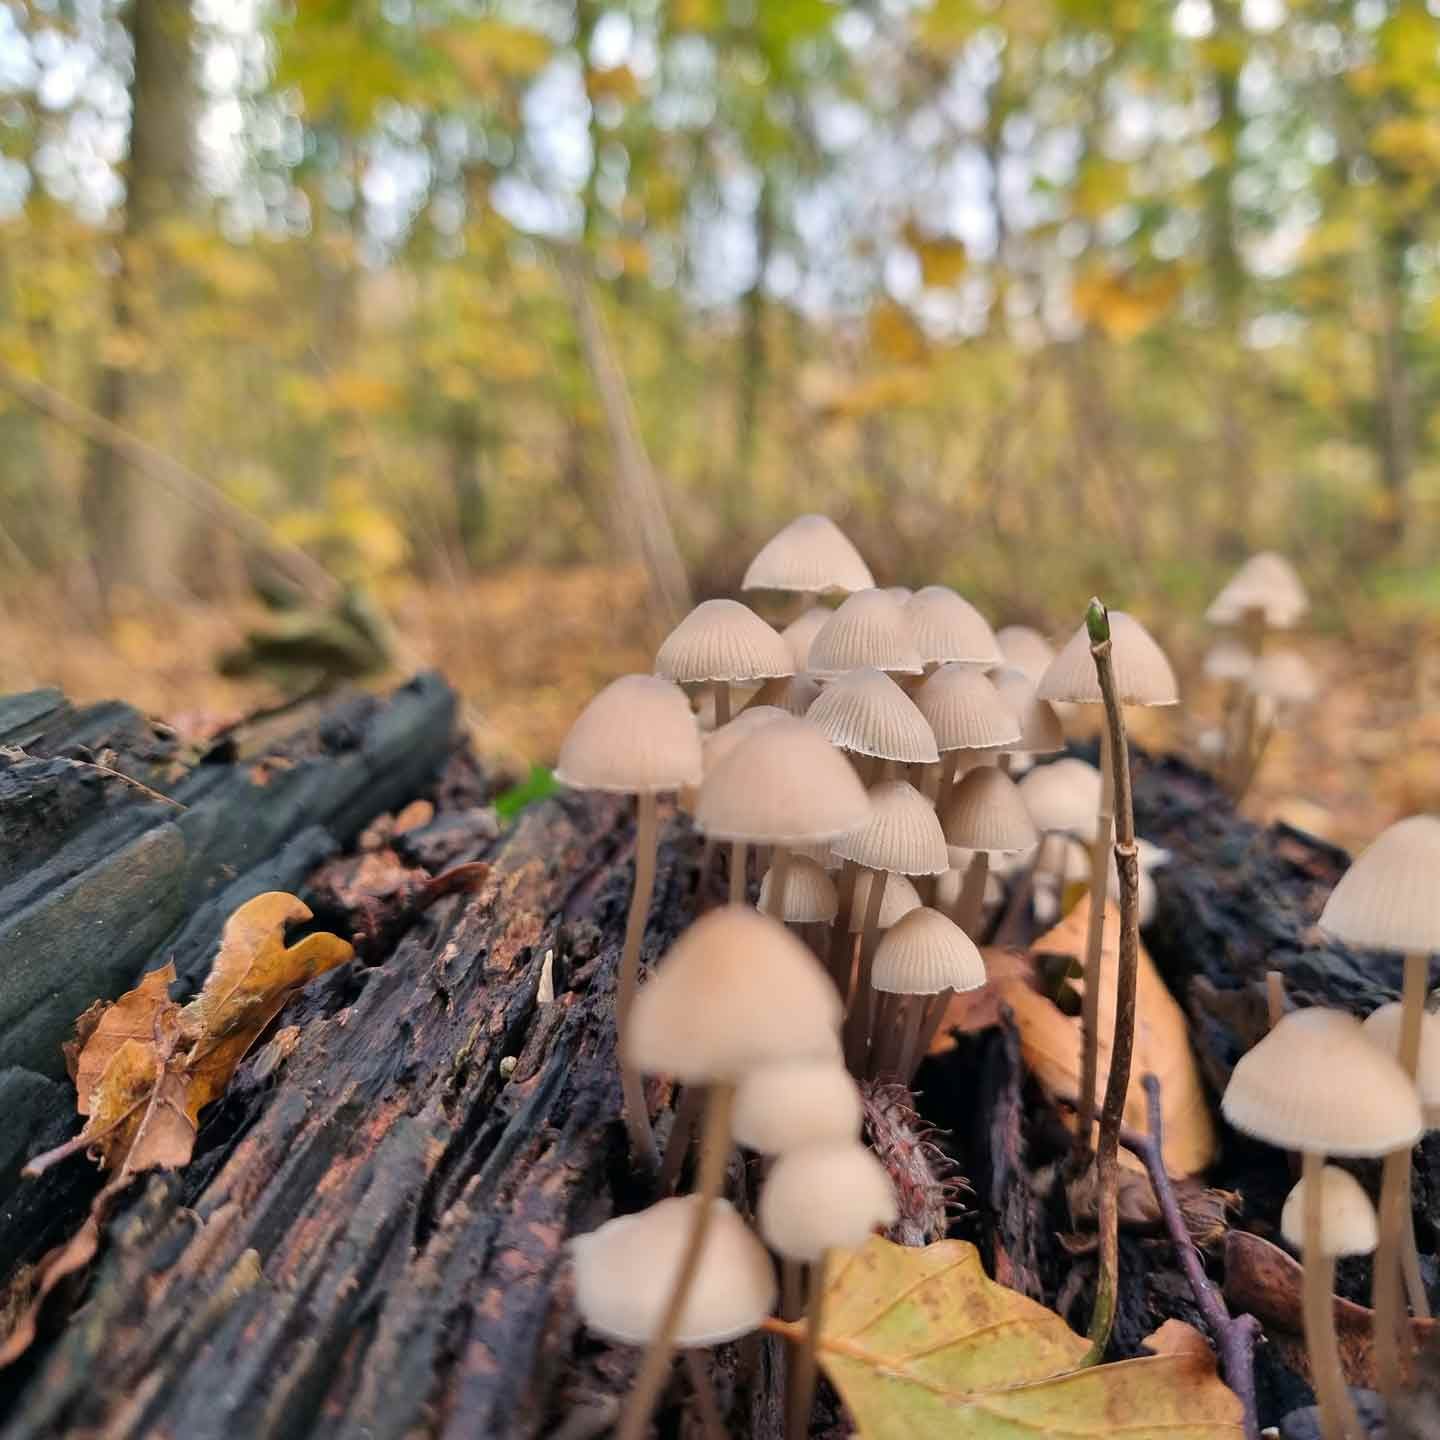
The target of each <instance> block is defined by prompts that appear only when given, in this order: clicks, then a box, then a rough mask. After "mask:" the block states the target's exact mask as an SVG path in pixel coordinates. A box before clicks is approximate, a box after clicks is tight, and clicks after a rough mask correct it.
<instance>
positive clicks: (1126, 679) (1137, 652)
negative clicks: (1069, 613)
mask: <svg viewBox="0 0 1440 1440" xmlns="http://www.w3.org/2000/svg"><path fill="white" fill-rule="evenodd" d="M1110 662H1111V666H1112V668H1113V669H1114V671H1115V689H1116V691H1117V692H1118V693H1119V696H1120V703H1121V704H1122V705H1178V704H1179V703H1180V688H1179V686H1178V685H1177V684H1176V683H1175V672H1174V671H1173V670H1172V669H1171V668H1170V662H1169V660H1167V659H1166V658H1165V652H1164V651H1163V650H1162V649H1161V648H1160V647H1159V645H1157V644H1156V643H1155V640H1154V638H1153V637H1152V636H1151V634H1150V632H1149V631H1148V630H1147V629H1146V628H1145V627H1144V626H1143V625H1142V624H1141V623H1140V622H1139V621H1138V620H1137V619H1136V618H1135V617H1134V616H1133V615H1127V614H1126V613H1125V612H1124V611H1123V610H1112V611H1111V612H1110ZM1036 694H1037V695H1039V697H1040V698H1041V699H1042V700H1049V701H1051V702H1052V703H1053V702H1055V701H1057V700H1070V701H1074V702H1075V703H1077V704H1080V705H1100V704H1103V703H1104V698H1103V697H1102V696H1101V694H1100V679H1099V676H1097V675H1096V673H1095V657H1094V656H1093V655H1091V653H1090V635H1089V632H1088V631H1087V630H1086V629H1085V627H1084V626H1083V625H1082V626H1081V627H1080V628H1079V629H1078V630H1077V631H1076V632H1075V633H1074V635H1072V636H1071V637H1070V639H1069V640H1068V641H1067V642H1066V645H1065V648H1064V649H1063V650H1061V652H1060V653H1059V654H1058V655H1057V656H1056V657H1055V659H1054V660H1053V661H1052V662H1051V664H1050V668H1049V669H1048V670H1047V671H1046V672H1045V674H1044V676H1043V677H1042V678H1041V680H1040V684H1039V686H1038V688H1037V690H1036Z"/></svg>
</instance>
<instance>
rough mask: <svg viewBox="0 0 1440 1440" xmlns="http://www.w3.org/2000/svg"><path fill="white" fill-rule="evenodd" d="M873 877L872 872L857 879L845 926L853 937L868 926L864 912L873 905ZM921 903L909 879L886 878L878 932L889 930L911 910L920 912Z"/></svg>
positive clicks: (898, 877)
mask: <svg viewBox="0 0 1440 1440" xmlns="http://www.w3.org/2000/svg"><path fill="white" fill-rule="evenodd" d="M873 876H874V872H873V871H871V870H862V871H861V872H860V873H859V874H858V875H857V876H856V877H855V894H854V897H853V898H852V900H851V905H850V916H849V920H848V922H847V924H846V928H847V929H848V930H849V932H850V933H851V934H852V935H858V934H859V933H860V931H861V929H862V927H863V926H864V924H865V911H866V910H867V908H868V907H869V905H870V883H871V880H872V879H873ZM922 903H923V902H922V901H921V899H920V892H919V891H918V890H917V889H916V888H915V886H914V885H913V884H912V883H911V881H910V880H909V878H908V877H907V876H904V875H886V877H885V890H884V893H883V894H882V895H881V896H880V919H879V921H878V922H877V928H878V929H881V930H888V929H889V928H890V927H891V926H892V925H895V924H897V923H898V922H899V921H900V920H902V919H903V918H904V917H905V916H906V915H908V914H909V913H910V912H911V911H912V910H918V909H919V908H920V906H921V904H922Z"/></svg>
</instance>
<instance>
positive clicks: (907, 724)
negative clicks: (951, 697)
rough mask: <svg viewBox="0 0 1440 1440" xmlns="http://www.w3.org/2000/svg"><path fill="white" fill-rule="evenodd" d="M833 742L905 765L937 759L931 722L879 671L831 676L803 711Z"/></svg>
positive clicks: (851, 672)
mask: <svg viewBox="0 0 1440 1440" xmlns="http://www.w3.org/2000/svg"><path fill="white" fill-rule="evenodd" d="M805 718H806V719H807V720H808V721H809V722H810V723H811V724H812V725H814V726H817V727H818V728H819V730H820V731H821V733H822V734H824V736H825V737H826V739H828V740H829V741H830V743H831V744H832V745H838V746H839V747H840V748H841V749H842V750H853V751H855V752H856V753H857V754H860V755H878V756H879V757H880V758H881V759H882V760H899V761H901V762H903V763H904V764H907V765H914V764H924V765H930V764H934V762H935V761H937V760H938V759H939V758H940V752H939V751H938V750H937V749H936V748H935V735H934V732H933V731H932V730H931V729H930V722H929V721H928V720H926V718H925V716H924V715H923V714H921V712H920V710H919V708H918V707H917V706H916V704H915V702H914V701H913V700H912V699H911V698H910V697H909V696H908V695H907V694H906V693H905V692H904V691H903V690H902V689H901V688H900V687H899V686H898V685H897V684H896V683H895V682H894V681H893V680H892V679H891V678H890V677H889V676H888V675H887V674H885V672H884V671H883V670H875V669H872V668H869V667H866V668H864V669H859V670H851V671H849V672H848V673H846V674H844V675H841V676H840V678H839V679H838V680H832V681H831V682H830V683H829V684H828V685H826V686H825V688H824V689H823V690H822V691H821V692H820V697H819V699H817V700H816V701H815V703H814V704H813V705H811V707H810V708H809V710H807V711H806V712H805Z"/></svg>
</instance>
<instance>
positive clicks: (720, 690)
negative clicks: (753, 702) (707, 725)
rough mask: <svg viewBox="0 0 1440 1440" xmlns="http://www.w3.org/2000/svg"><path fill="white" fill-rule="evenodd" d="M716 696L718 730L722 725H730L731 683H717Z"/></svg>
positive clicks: (716, 725)
mask: <svg viewBox="0 0 1440 1440" xmlns="http://www.w3.org/2000/svg"><path fill="white" fill-rule="evenodd" d="M714 694H715V728H716V729H717V730H718V729H719V728H720V727H721V726H722V725H728V724H729V723H730V682H729V681H728V680H717V681H715V686H714Z"/></svg>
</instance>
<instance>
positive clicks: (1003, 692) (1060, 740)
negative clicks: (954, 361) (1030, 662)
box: [990, 665, 1065, 775]
mask: <svg viewBox="0 0 1440 1440" xmlns="http://www.w3.org/2000/svg"><path fill="white" fill-rule="evenodd" d="M990 681H991V683H992V684H993V685H994V686H995V689H996V690H997V691H998V692H999V694H1000V698H1001V699H1002V700H1004V701H1005V703H1006V704H1007V705H1008V706H1009V707H1010V708H1011V710H1012V711H1013V712H1014V714H1015V719H1016V720H1017V722H1018V723H1019V726H1020V734H1019V736H1018V737H1017V738H1016V739H1014V740H1010V741H1007V742H1006V743H1005V744H1003V745H1001V746H999V747H998V748H999V753H1000V768H1001V769H1002V770H1003V771H1005V773H1006V774H1007V775H1009V774H1011V773H1018V772H1019V771H1020V770H1023V769H1029V768H1030V766H1031V764H1032V763H1033V762H1032V761H1031V759H1030V758H1029V757H1030V756H1032V755H1053V754H1054V753H1055V752H1056V751H1057V750H1063V749H1064V748H1065V731H1064V728H1063V727H1062V726H1061V724H1060V717H1059V715H1057V714H1056V713H1055V707H1054V706H1053V705H1052V704H1050V702H1049V701H1048V700H1041V699H1040V698H1039V697H1038V696H1037V695H1036V694H1035V685H1034V682H1033V681H1032V680H1030V678H1029V677H1028V676H1027V675H1026V674H1025V672H1024V671H1023V670H1017V669H1015V668H1014V666H1012V665H1001V666H1000V667H999V668H998V669H995V670H992V671H991V672H990ZM1017 761H1019V762H1020V763H1015V762H1017Z"/></svg>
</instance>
